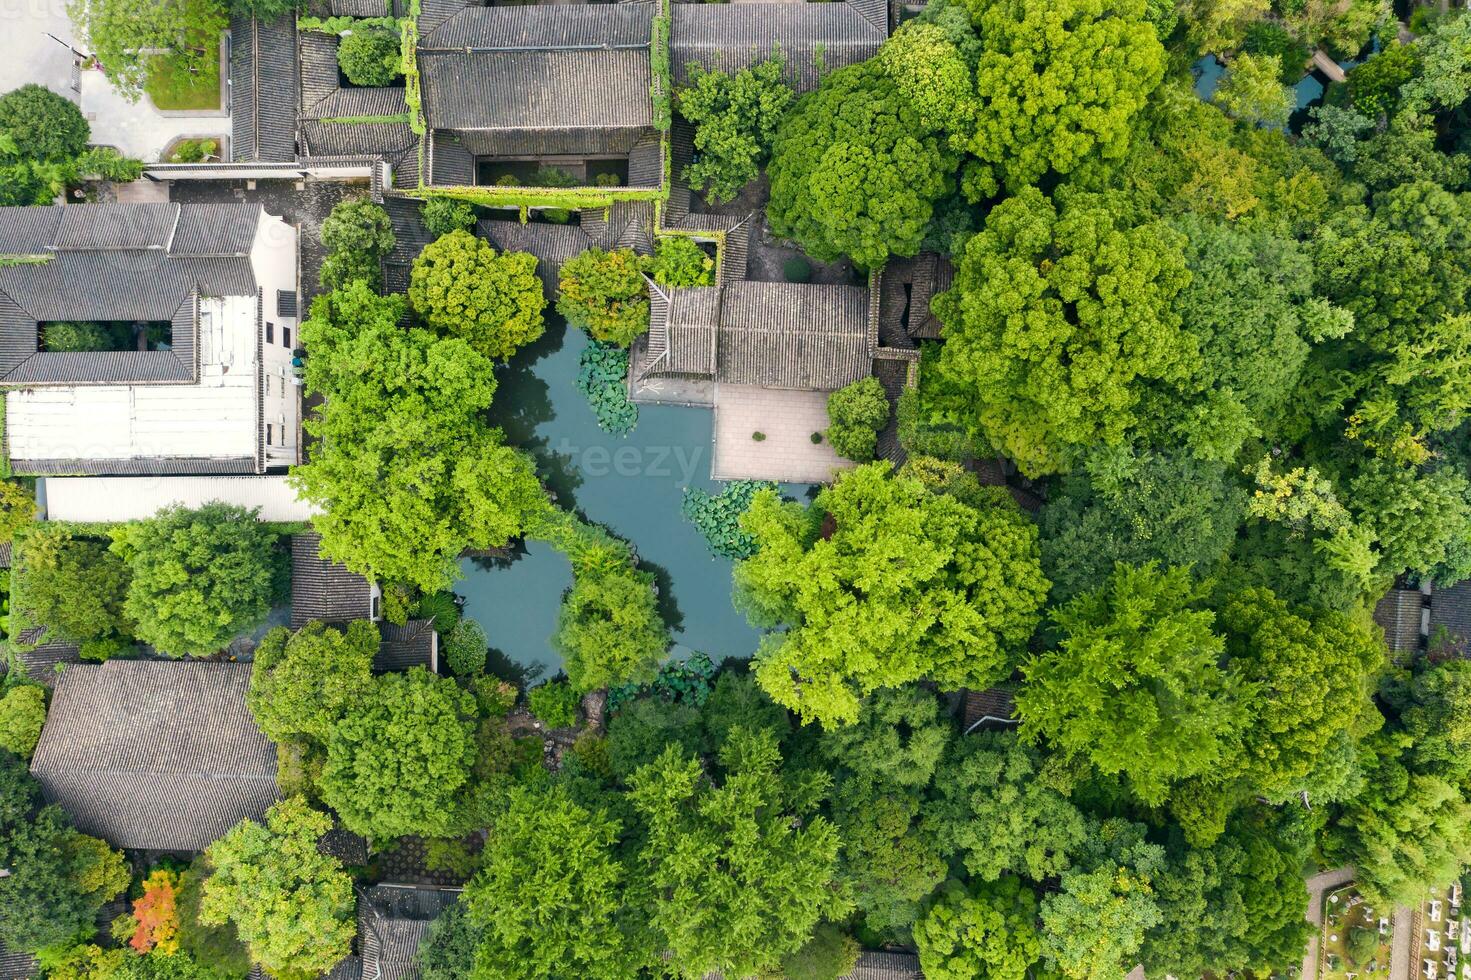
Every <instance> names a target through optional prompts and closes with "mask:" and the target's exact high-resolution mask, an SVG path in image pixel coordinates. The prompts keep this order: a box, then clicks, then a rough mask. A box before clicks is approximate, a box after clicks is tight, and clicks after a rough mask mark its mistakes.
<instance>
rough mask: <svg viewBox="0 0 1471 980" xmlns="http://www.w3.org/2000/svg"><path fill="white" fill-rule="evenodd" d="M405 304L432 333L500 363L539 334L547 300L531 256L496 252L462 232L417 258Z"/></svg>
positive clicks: (440, 240) (435, 244) (423, 252)
mask: <svg viewBox="0 0 1471 980" xmlns="http://www.w3.org/2000/svg"><path fill="white" fill-rule="evenodd" d="M409 303H410V305H412V306H413V308H414V309H415V310H417V311H418V313H419V315H421V316H422V317H424V320H425V321H426V322H427V323H428V324H429V325H430V326H431V327H434V328H435V329H436V330H438V331H440V332H441V333H444V334H446V335H448V336H452V337H462V338H463V339H464V340H466V341H468V342H469V344H470V346H472V347H474V348H475V349H476V350H478V351H480V353H482V354H484V355H485V356H486V357H491V358H496V359H499V360H505V359H507V358H509V357H510V356H511V355H512V354H514V353H515V352H516V351H517V350H519V349H520V348H522V347H524V346H526V345H527V344H529V343H531V342H532V341H533V340H535V339H536V338H538V337H540V336H541V334H542V330H543V329H544V321H543V320H542V315H541V312H542V310H543V309H544V308H545V307H546V297H545V295H544V294H543V293H542V288H541V280H540V279H538V278H537V275H536V256H534V255H530V254H528V253H526V252H497V251H496V250H495V249H494V248H492V247H491V245H490V243H489V242H487V241H485V240H484V239H482V238H476V237H475V236H474V235H472V234H470V233H469V232H468V231H464V230H463V229H460V230H457V231H452V232H450V233H449V234H448V235H445V236H443V237H442V238H439V239H437V240H436V241H434V242H431V243H430V244H429V245H426V246H425V247H424V251H422V252H420V253H419V257H418V258H416V259H415V260H414V269H413V272H412V273H411V275H410V277H409Z"/></svg>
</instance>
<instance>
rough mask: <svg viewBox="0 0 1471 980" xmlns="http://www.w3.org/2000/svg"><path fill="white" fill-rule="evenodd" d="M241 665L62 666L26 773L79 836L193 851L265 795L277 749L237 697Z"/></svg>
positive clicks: (272, 792)
mask: <svg viewBox="0 0 1471 980" xmlns="http://www.w3.org/2000/svg"><path fill="white" fill-rule="evenodd" d="M249 682H250V667H249V665H247V664H222V663H201V662H184V663H173V662H167V663H166V662H156V661H140V660H110V661H108V662H106V663H103V664H99V665H93V664H80V665H75V666H72V667H70V668H68V669H67V670H66V671H65V672H64V673H63V674H62V675H61V676H60V678H58V680H57V683H56V694H55V697H54V699H53V700H52V704H51V711H50V713H49V715H48V716H47V719H46V727H45V728H44V729H43V730H42V732H41V741H40V744H39V745H38V746H37V747H36V754H35V757H34V758H33V759H32V761H31V772H32V773H33V774H34V775H35V776H36V778H37V779H38V780H39V781H40V783H41V788H42V791H43V793H44V794H45V797H46V799H47V800H49V801H52V802H55V803H59V804H60V805H61V807H62V808H63V809H64V810H66V811H67V813H69V814H70V815H71V817H72V820H73V821H74V822H75V823H76V825H77V827H78V829H80V830H82V831H83V832H84V833H89V834H94V835H97V836H100V837H103V838H105V839H106V840H108V841H110V842H111V843H113V844H114V845H117V846H119V847H127V848H141V849H149V850H180V851H193V850H199V849H202V848H204V847H206V846H208V845H209V844H210V843H211V842H213V841H214V840H216V839H217V838H218V837H220V835H222V834H223V833H225V831H227V830H229V829H230V828H231V827H232V826H234V825H235V824H236V823H238V822H239V821H240V820H242V819H245V818H247V817H259V816H260V815H261V814H263V813H264V812H265V810H266V808H267V807H269V806H270V805H271V803H272V802H274V801H275V799H276V797H277V791H276V750H275V747H274V746H273V745H272V744H271V743H270V742H269V741H267V740H266V738H265V736H263V735H261V733H260V732H259V730H257V729H256V727H255V722H254V720H253V719H252V718H251V716H250V712H249V710H248V709H247V708H246V705H245V691H246V688H247V686H248V685H249Z"/></svg>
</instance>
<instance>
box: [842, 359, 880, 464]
mask: <svg viewBox="0 0 1471 980" xmlns="http://www.w3.org/2000/svg"><path fill="white" fill-rule="evenodd" d="M827 417H828V420H829V421H830V422H831V423H832V424H831V425H830V426H828V429H827V441H828V442H829V443H831V444H832V447H833V451H834V452H836V453H837V454H838V455H839V456H843V457H845V458H847V459H851V460H853V461H854V462H857V463H865V462H867V461H869V460H871V459H873V453H874V449H875V447H876V446H877V445H878V433H879V430H880V429H882V428H883V427H884V426H885V425H887V424H888V421H889V399H888V397H887V396H886V395H885V394H884V386H883V385H882V384H880V383H879V380H878V378H863V379H861V380H858V381H855V382H853V383H852V384H850V385H847V386H845V387H842V388H839V389H838V390H837V391H835V392H833V393H832V394H831V395H829V396H828V399H827Z"/></svg>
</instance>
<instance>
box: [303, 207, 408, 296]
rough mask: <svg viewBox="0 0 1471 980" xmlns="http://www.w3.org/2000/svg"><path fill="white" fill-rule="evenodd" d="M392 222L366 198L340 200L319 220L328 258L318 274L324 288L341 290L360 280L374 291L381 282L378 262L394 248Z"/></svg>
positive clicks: (380, 270) (381, 271) (384, 212)
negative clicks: (329, 212)
mask: <svg viewBox="0 0 1471 980" xmlns="http://www.w3.org/2000/svg"><path fill="white" fill-rule="evenodd" d="M394 241H395V239H394V235H393V222H392V221H391V220H390V219H389V217H388V212H387V211H385V210H384V209H383V206H382V205H379V204H374V203H373V202H372V201H370V200H368V199H367V198H365V197H351V198H347V199H345V200H342V201H339V202H338V203H337V204H336V205H334V206H333V208H332V213H331V214H329V215H327V217H326V218H325V219H324V220H323V221H322V247H323V248H325V249H326V250H327V257H326V258H325V259H323V260H322V268H321V271H320V273H319V276H320V279H321V283H322V287H323V288H324V289H342V288H343V287H345V286H347V285H348V284H349V283H351V282H353V281H354V280H357V279H361V280H363V281H364V282H366V283H367V284H368V285H369V286H370V287H371V288H373V289H377V288H378V286H379V285H380V283H381V282H382V280H383V268H382V265H381V261H382V259H383V257H384V256H385V255H387V254H388V253H389V252H390V251H391V250H392V249H393V245H394Z"/></svg>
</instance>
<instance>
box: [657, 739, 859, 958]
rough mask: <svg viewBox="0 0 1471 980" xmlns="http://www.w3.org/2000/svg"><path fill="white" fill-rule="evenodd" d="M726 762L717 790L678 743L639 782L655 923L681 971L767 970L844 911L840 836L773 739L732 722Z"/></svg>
mask: <svg viewBox="0 0 1471 980" xmlns="http://www.w3.org/2000/svg"><path fill="white" fill-rule="evenodd" d="M720 761H721V765H722V767H723V768H724V770H725V778H724V781H723V782H722V783H720V784H719V785H712V784H711V783H710V782H709V781H708V780H707V779H706V778H705V776H704V774H703V770H702V767H701V765H700V762H699V760H698V759H695V758H691V757H688V756H686V755H683V754H682V753H681V752H680V751H679V749H677V748H675V747H673V746H671V747H669V748H667V749H665V751H664V753H663V754H662V755H661V756H659V758H658V759H657V760H655V761H654V762H652V763H650V764H649V765H647V766H645V767H644V768H642V769H640V770H639V771H638V772H637V773H636V774H634V777H633V781H632V787H633V788H632V792H631V795H632V800H633V805H634V807H635V809H636V810H637V812H638V814H639V817H640V818H641V820H642V822H643V826H644V828H645V833H646V836H645V838H644V843H643V845H642V847H641V849H640V853H639V859H638V867H639V871H638V874H639V876H640V877H641V878H642V879H643V880H644V881H645V882H646V883H647V887H648V888H649V889H650V891H651V893H652V908H651V915H650V922H651V924H652V926H653V928H654V929H655V931H656V933H657V934H658V936H659V944H660V946H662V947H663V948H665V949H667V950H668V951H669V961H668V966H669V968H670V969H672V970H674V971H676V972H677V973H679V974H680V975H682V976H691V977H696V976H702V975H704V974H706V973H708V972H710V971H711V970H720V971H721V972H723V973H725V974H726V975H727V976H746V975H749V974H753V973H758V972H760V971H763V970H771V969H773V968H775V967H776V966H777V965H778V964H779V963H780V962H781V960H782V958H783V957H784V956H786V955H787V954H789V953H793V952H795V951H796V950H798V949H800V948H801V947H802V945H803V944H804V943H806V941H807V938H808V937H809V936H810V935H811V934H812V930H813V929H814V927H816V925H817V923H818V922H819V921H820V920H821V919H823V918H832V919H837V918H840V917H841V916H842V915H843V914H844V913H845V912H846V911H847V910H848V906H847V904H846V902H844V900H843V898H842V897H841V895H840V894H839V893H838V891H837V889H836V887H835V886H836V883H837V881H836V879H837V861H838V848H839V841H838V834H837V831H836V830H835V829H834V828H833V825H832V824H831V823H829V822H828V820H827V819H826V818H824V817H822V816H817V815H813V814H812V813H811V809H812V803H813V800H811V799H810V794H803V793H796V792H794V788H795V787H794V786H793V785H792V783H790V782H788V781H787V780H786V779H784V778H783V774H782V773H781V772H780V771H779V768H780V766H781V754H780V752H779V751H778V749H777V746H776V740H775V738H774V737H773V736H772V734H771V733H770V732H755V733H752V732H748V731H746V730H744V729H736V730H735V731H733V732H732V733H731V736H730V738H729V739H728V740H727V741H726V743H725V746H724V747H723V748H722V749H721V753H720ZM803 797H808V798H805V799H804V798H803Z"/></svg>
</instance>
